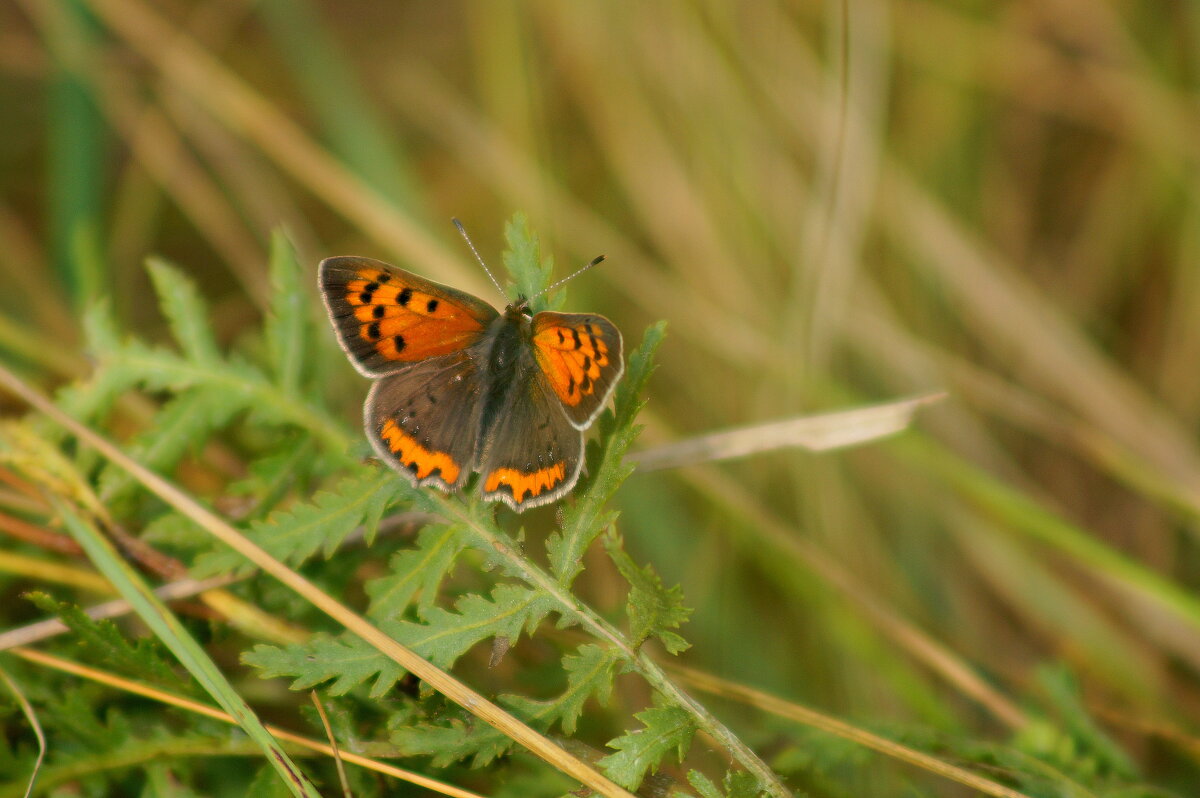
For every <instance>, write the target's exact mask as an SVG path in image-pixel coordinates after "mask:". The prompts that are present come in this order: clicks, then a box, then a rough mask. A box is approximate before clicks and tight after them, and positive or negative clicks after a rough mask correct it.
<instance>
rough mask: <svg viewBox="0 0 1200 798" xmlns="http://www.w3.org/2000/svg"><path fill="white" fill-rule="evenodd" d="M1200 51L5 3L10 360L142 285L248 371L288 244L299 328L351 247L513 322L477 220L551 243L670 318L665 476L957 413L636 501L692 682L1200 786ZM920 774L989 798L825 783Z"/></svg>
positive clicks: (1083, 14) (634, 13) (1031, 10)
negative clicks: (887, 405)
mask: <svg viewBox="0 0 1200 798" xmlns="http://www.w3.org/2000/svg"><path fill="white" fill-rule="evenodd" d="M1198 52H1200V5H1196V4H1192V3H1174V4H1157V3H1151V4H1142V3H1131V2H1096V1H1095V0H1053V2H1031V1H1029V0H1018V1H1017V2H1009V3H999V4H993V3H982V2H972V1H971V0H900V1H897V2H866V1H865V0H846V2H843V3H840V4H831V3H813V2H774V1H773V0H763V2H753V3H731V2H709V1H707V0H689V1H684V0H668V1H667V2H657V3H634V2H615V3H600V2H578V3H575V2H571V3H563V2H549V1H547V2H498V1H493V0H478V1H477V2H453V3H420V2H401V3H371V2H362V1H361V0H355V1H354V2H320V3H319V2H311V1H310V0H302V1H301V2H294V1H291V0H260V1H259V2H247V1H246V0H212V1H210V2H184V1H183V0H166V1H165V2H156V3H148V2H145V0H64V1H63V2H44V0H17V2H10V3H4V4H0V67H2V72H0V108H2V109H3V115H2V118H3V126H2V129H0V286H2V288H3V290H0V309H2V316H0V356H2V357H3V358H4V360H5V362H7V363H10V364H13V365H14V366H16V367H18V368H19V369H20V370H21V371H22V372H23V373H24V374H26V375H28V376H30V377H31V378H33V379H35V380H36V381H37V382H39V383H41V384H42V385H44V386H46V387H53V386H56V385H59V384H62V383H63V382H64V381H67V380H70V379H73V378H77V377H81V376H83V375H85V374H86V373H87V371H88V362H87V359H86V356H85V353H84V352H83V350H82V343H81V341H82V338H81V330H80V320H81V315H82V312H83V309H84V308H85V307H86V306H87V305H88V304H89V303H90V302H92V301H94V300H95V299H97V298H101V297H108V298H110V300H111V301H112V303H113V305H114V307H115V309H116V312H117V315H118V317H119V319H120V320H121V322H122V323H123V325H125V326H126V327H127V328H129V329H132V330H135V331H137V332H139V333H140V334H143V335H145V336H147V337H150V338H156V337H162V335H163V333H162V330H163V328H164V321H163V319H162V317H161V316H160V314H159V312H158V309H157V306H156V303H155V302H154V301H153V300H152V298H151V296H152V293H151V290H150V287H149V281H148V278H147V275H146V273H145V270H144V267H143V261H144V259H145V257H146V256H147V255H149V254H158V255H161V256H163V257H165V258H167V259H169V260H171V261H172V262H174V263H175V264H177V265H178V266H179V267H180V268H182V269H184V270H185V271H186V272H188V273H189V274H190V275H191V276H192V277H193V279H195V280H196V281H197V282H198V283H199V284H200V286H201V288H202V290H203V292H204V293H205V294H206V295H207V297H208V298H209V299H210V301H211V302H212V305H213V308H214V315H213V323H214V324H215V325H216V327H217V330H218V333H219V335H220V336H221V338H222V340H223V341H225V342H235V341H237V340H238V339H239V337H240V336H242V335H244V334H246V333H247V331H249V330H254V329H257V327H258V326H259V324H260V321H261V314H262V311H263V309H264V307H265V304H266V300H267V297H268V296H269V294H270V291H271V287H270V285H269V282H268V278H267V246H268V243H269V239H270V232H271V230H272V228H274V227H276V226H278V225H284V226H286V229H287V230H288V232H289V234H290V236H291V238H292V240H293V241H294V243H295V245H296V247H297V249H298V251H299V253H300V256H301V262H302V263H305V264H308V265H309V267H310V268H311V269H312V271H313V275H314V281H313V282H314V285H313V290H311V291H310V294H309V299H310V301H312V302H313V303H314V307H315V304H316V301H317V300H316V292H315V267H316V263H317V262H318V261H319V260H320V259H321V258H323V257H326V256H330V255H347V254H358V255H367V256H371V257H376V258H380V259H383V260H388V261H391V262H394V263H397V264H398V265H401V266H403V267H404V268H408V269H412V270H414V271H416V272H418V273H421V274H424V275H427V276H429V277H432V278H434V279H436V280H439V281H442V282H447V283H450V284H453V285H455V286H457V287H460V288H463V289H466V290H470V291H473V292H475V293H478V294H479V295H480V296H482V297H484V298H486V299H488V300H490V301H496V302H499V298H498V297H497V296H496V295H495V291H494V290H493V289H492V288H491V287H490V286H489V285H488V284H487V282H486V278H485V277H484V275H483V274H482V273H481V271H480V270H479V269H478V267H477V266H476V265H475V264H474V263H473V261H472V259H471V258H470V253H469V252H468V251H467V250H466V249H465V247H464V246H463V245H462V243H461V241H460V240H458V239H457V234H456V232H455V230H454V228H453V227H452V226H451V224H450V222H449V219H450V217H451V216H457V217H458V218H461V219H462V220H463V221H464V223H465V224H466V226H467V228H468V230H469V231H470V232H471V234H472V236H473V238H474V240H475V242H476V244H477V246H478V247H479V249H480V251H481V252H482V253H483V254H484V256H485V257H486V258H487V259H488V260H489V262H490V263H491V264H492V265H493V266H499V264H500V258H499V251H500V248H501V233H502V225H503V223H504V221H505V220H506V219H508V218H509V217H510V216H511V214H512V213H513V212H514V211H516V210H523V211H525V212H527V213H528V214H529V216H530V220H531V224H532V226H533V228H534V229H535V230H537V231H538V232H539V234H540V235H541V237H542V244H543V248H544V251H546V252H547V253H552V254H553V256H554V257H555V260H556V263H557V270H558V272H559V273H560V274H565V273H566V272H567V270H568V269H572V268H575V267H576V266H578V265H580V264H582V263H584V262H586V261H587V260H589V259H590V258H592V257H593V256H595V255H597V254H606V255H607V256H608V260H607V261H606V262H605V264H604V265H603V266H601V267H600V268H597V269H595V270H593V271H591V272H589V273H588V274H587V275H586V276H584V277H581V278H580V279H578V280H576V281H574V282H573V283H572V284H571V285H570V297H569V300H568V306H567V307H568V309H570V310H579V311H582V310H587V311H596V312H600V313H603V314H605V315H607V316H608V317H609V318H611V319H612V320H613V321H614V322H615V323H616V324H617V325H618V326H619V327H620V328H621V329H622V330H623V331H624V332H625V336H626V340H627V341H635V340H637V339H638V338H639V337H640V331H641V330H642V329H643V328H644V327H645V326H646V325H647V324H648V323H650V322H651V321H654V320H657V319H666V320H668V322H669V325H670V326H669V331H670V337H669V338H668V341H667V343H666V345H665V346H664V347H663V349H662V350H661V352H660V356H659V361H660V369H659V371H658V373H657V374H656V376H655V378H654V380H653V382H652V383H651V389H650V394H649V399H650V403H649V406H648V409H647V411H646V412H645V414H644V417H643V418H644V420H645V422H646V423H647V425H648V429H647V432H646V433H645V435H644V438H643V443H644V444H645V445H647V446H649V445H653V444H661V443H666V442H670V441H674V440H678V439H682V438H686V437H688V436H690V435H694V434H699V433H702V432H706V431H710V430H713V429H719V428H724V427H730V426H737V425H742V424H749V423H755V422H761V421H765V420H770V419H777V418H785V417H790V416H795V415H801V414H806V413H814V412H822V411H828V410H832V409H837V408H841V407H846V406H851V405H855V404H861V403H866V402H875V401H883V400H887V399H891V398H894V397H898V396H906V395H911V394H915V393H922V392H927V391H931V390H945V391H947V392H948V393H949V397H948V398H947V399H946V400H945V401H943V402H942V403H940V404H938V405H935V406H933V407H931V408H928V409H926V410H924V411H923V412H922V414H921V415H920V416H919V417H918V421H917V424H916V426H915V428H914V429H913V430H911V431H909V432H907V433H904V434H903V435H901V436H899V437H897V438H895V439H892V440H889V441H886V442H880V443H876V444H871V445H868V446H865V447H860V448H858V449H855V450H851V451H846V452H842V453H835V454H824V455H814V454H809V453H804V452H798V451H786V452H772V453H767V454H763V455H761V456H757V457H751V458H746V459H743V460H740V461H736V462H733V463H727V464H722V465H719V466H711V465H710V466H695V467H690V468H684V469H678V470H673V471H664V472H656V473H653V474H646V475H642V476H635V477H634V478H633V479H632V480H631V481H630V482H629V483H628V484H627V486H626V487H625V488H624V490H623V492H622V494H621V496H620V508H621V510H622V516H621V519H622V521H621V523H622V530H623V532H624V534H625V536H626V538H627V540H628V546H629V548H630V550H631V551H633V552H634V554H635V556H636V557H637V558H638V559H639V560H646V561H650V562H652V563H654V565H655V567H656V568H657V569H658V570H659V571H660V572H661V573H663V575H664V577H665V578H666V579H667V580H668V582H676V581H677V582H679V583H681V584H682V585H683V588H684V592H685V595H686V596H687V598H688V600H689V602H690V603H691V604H692V605H693V606H695V607H696V608H697V611H696V613H695V615H694V616H693V620H692V622H691V623H690V624H689V626H688V627H687V628H686V630H685V633H686V635H687V636H688V638H689V639H690V640H691V641H692V642H693V643H694V644H695V645H694V648H693V649H692V650H691V651H690V652H689V654H688V655H687V662H688V663H689V664H691V665H693V666H695V667H699V668H702V669H705V670H708V671H710V672H712V673H715V674H718V675H721V676H724V677H727V678H730V679H734V680H738V681H742V682H746V683H749V684H753V685H755V686H758V687H761V688H763V689H766V690H769V691H771V692H774V693H777V694H779V695H782V696H786V697H788V698H791V699H794V700H798V701H801V702H804V703H806V704H809V705H811V706H813V707H815V708H818V709H821V710H823V711H826V712H829V713H831V714H834V715H837V716H839V717H842V718H845V719H847V720H850V721H851V722H854V723H857V724H861V725H864V726H867V727H870V728H876V729H885V730H888V731H889V732H890V733H892V734H895V735H899V736H902V737H903V736H905V735H910V736H911V737H912V738H913V739H914V740H916V741H918V742H920V743H922V744H924V745H927V746H932V747H937V746H945V747H946V748H947V749H948V750H950V751H952V752H955V755H962V756H967V757H970V756H971V755H969V754H965V753H963V752H962V750H961V749H962V748H964V747H965V746H966V742H965V741H968V740H982V741H989V742H991V743H997V744H1004V743H1007V742H1009V741H1012V740H1019V741H1022V742H1021V744H1022V745H1023V746H1025V747H1026V750H1030V749H1038V746H1042V748H1041V749H1040V750H1041V751H1042V753H1044V754H1045V756H1046V758H1047V760H1048V761H1051V762H1056V763H1058V766H1061V767H1062V769H1063V770H1064V772H1068V773H1073V772H1075V771H1074V770H1073V769H1077V768H1084V769H1086V768H1087V767H1092V768H1093V769H1094V771H1095V772H1098V773H1101V774H1105V773H1127V774H1128V773H1132V774H1134V776H1130V778H1134V779H1135V780H1137V779H1144V780H1145V781H1146V782H1147V783H1149V784H1154V785H1157V786H1158V787H1161V788H1163V789H1174V790H1178V791H1180V793H1179V794H1185V795H1186V794H1194V792H1192V791H1191V790H1190V789H1189V788H1190V787H1194V785H1195V784H1196V783H1197V780H1198V779H1200V736H1198V735H1200V729H1198V726H1200V723H1198V721H1197V718H1198V717H1200V681H1198V678H1197V677H1198V675H1200V601H1197V596H1196V589H1197V586H1198V584H1200V571H1198V569H1197V565H1198V563H1200V546H1198V545H1197V543H1198V540H1200V539H1198V537H1197V531H1198V527H1197V513H1198V511H1200V452H1198V451H1197V447H1196V445H1195V440H1196V430H1197V426H1198V422H1200V266H1198V262H1200V192H1198V191H1197V183H1198V180H1200V124H1198V123H1200V119H1198V114H1197V109H1198V107H1200V106H1198V104H1197V99H1198V98H1197V93H1196V87H1197V85H1198V82H1200V59H1198V58H1197V53H1198ZM323 345H325V348H324V349H322V350H321V352H322V354H321V357H327V356H328V357H336V353H333V352H332V335H330V336H329V340H328V341H326V342H324V344H323ZM314 356H315V355H314ZM338 368H339V369H340V370H339V371H338V372H337V374H338V375H339V379H338V381H337V382H336V383H335V384H334V385H331V387H330V392H331V394H332V395H334V396H336V398H337V401H338V402H339V403H340V405H341V406H343V407H344V408H345V418H346V419H347V420H348V422H350V423H354V419H356V417H357V414H358V412H359V411H358V405H357V403H358V402H359V401H360V400H361V397H362V396H363V394H364V393H365V390H366V384H365V383H364V382H363V381H362V380H360V379H359V378H358V377H357V376H356V375H354V374H353V372H352V371H351V370H350V368H349V367H348V366H345V367H344V368H342V367H341V366H339V367H338ZM0 402H6V403H10V404H7V405H6V406H5V408H6V409H7V410H12V411H15V410H16V409H17V407H18V406H17V405H16V404H15V402H11V400H8V399H0ZM588 589H591V590H593V591H596V592H597V595H594V596H593V597H592V598H594V599H595V600H598V601H602V600H603V598H604V597H603V595H599V594H602V593H603V584H592V585H591V587H590V588H589V587H588V586H587V585H585V587H584V590H585V594H586V591H587V590H588ZM720 709H721V711H723V712H728V713H730V714H731V715H733V716H738V715H739V713H742V716H743V717H744V718H745V719H746V720H744V721H743V724H744V726H747V727H753V726H754V725H755V724H761V725H762V728H760V729H759V731H760V732H761V733H762V737H761V738H756V739H762V740H766V742H763V743H762V745H764V746H766V747H767V748H768V749H769V748H770V746H771V744H772V743H771V742H770V740H771V728H774V727H775V726H780V727H782V725H783V724H782V723H781V722H777V721H764V720H763V719H762V718H761V716H757V715H754V714H753V713H749V712H748V711H745V710H742V709H739V708H737V707H734V706H730V707H725V708H720ZM1039 717H1049V718H1053V719H1055V722H1056V723H1058V724H1060V725H1059V726H1058V728H1059V729H1067V730H1069V731H1070V732H1071V733H1072V734H1076V735H1078V739H1076V741H1075V742H1074V743H1073V745H1074V746H1075V747H1074V748H1072V749H1071V750H1070V751H1065V750H1062V749H1063V747H1064V745H1065V744H1064V743H1063V742H1062V741H1061V740H1059V739H1057V738H1056V739H1052V740H1048V741H1041V740H1039V739H1037V738H1036V734H1033V733H1031V732H1030V729H1036V728H1037V724H1036V723H1035V722H1034V721H1035V720H1036V719H1037V718H1039ZM1031 724H1032V725H1031ZM1031 735H1032V736H1031ZM1080 740H1082V741H1083V742H1080ZM814 745H816V743H814ZM1089 746H1090V747H1089ZM1067 747H1069V746H1067ZM797 756H799V754H797ZM1081 762H1084V763H1085V764H1080V763H1081ZM997 768H998V769H1000V770H1002V769H1003V764H998V765H997ZM1125 768H1129V770H1123V769H1125ZM901 774H903V777H902V775H901ZM823 778H826V777H823ZM909 778H911V779H915V782H914V783H915V784H918V785H920V787H919V789H920V790H928V791H930V792H931V793H932V794H946V795H956V794H962V791H961V790H962V788H957V787H953V786H948V783H947V782H944V781H939V780H937V779H934V778H932V777H928V776H922V775H920V774H914V772H913V771H912V770H911V769H910V768H907V766H902V765H895V764H892V763H889V762H888V761H887V760H885V759H881V758H878V757H872V758H869V759H855V758H853V757H848V756H847V758H846V760H845V762H844V763H843V764H842V765H841V766H840V767H833V768H831V771H830V773H829V774H827V779H828V782H827V783H828V784H831V785H834V786H824V787H822V786H820V785H821V784H826V782H820V784H817V785H816V786H814V784H808V786H809V788H810V789H813V790H814V791H817V794H822V793H821V792H820V790H822V789H824V790H828V794H831V795H836V794H858V795H867V794H870V795H884V794H902V793H901V792H895V793H892V792H889V790H892V789H901V788H898V787H896V785H898V784H902V783H905V780H906V779H909ZM838 790H846V791H847V792H845V793H842V792H838ZM903 794H911V793H903Z"/></svg>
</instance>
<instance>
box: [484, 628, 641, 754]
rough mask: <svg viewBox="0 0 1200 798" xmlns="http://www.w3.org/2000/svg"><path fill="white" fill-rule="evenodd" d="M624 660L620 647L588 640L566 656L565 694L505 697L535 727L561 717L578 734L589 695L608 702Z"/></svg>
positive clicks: (566, 729)
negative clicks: (549, 697)
mask: <svg viewBox="0 0 1200 798" xmlns="http://www.w3.org/2000/svg"><path fill="white" fill-rule="evenodd" d="M624 661H625V657H624V655H623V654H622V653H621V652H620V651H618V650H617V649H614V648H605V647H602V646H598V645H595V644H592V643H587V644H585V645H582V646H580V647H579V649H578V650H577V651H576V652H575V653H574V654H568V655H567V656H565V657H563V668H565V669H566V671H567V689H566V690H565V691H563V693H562V694H561V695H559V696H556V697H555V698H554V699H552V700H550V701H535V700H533V699H531V698H525V697H524V696H511V695H510V696H504V697H503V699H502V700H503V701H504V703H505V704H506V705H507V706H509V707H511V708H513V710H514V711H516V713H517V714H518V715H520V717H521V718H522V719H524V720H525V721H526V722H528V723H529V724H530V725H532V726H534V727H535V728H538V729H548V728H549V727H550V724H551V723H553V722H554V721H555V720H557V721H559V723H561V724H562V730H563V732H564V733H565V734H574V733H575V727H576V724H577V723H578V722H579V716H580V715H582V714H583V706H584V704H585V703H586V702H587V700H588V699H589V698H595V699H596V700H597V701H598V702H600V703H601V704H607V703H608V700H609V698H610V697H611V696H612V689H613V680H614V679H615V678H616V671H617V667H618V666H619V665H621V664H622V663H623V662H624Z"/></svg>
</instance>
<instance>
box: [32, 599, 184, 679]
mask: <svg viewBox="0 0 1200 798" xmlns="http://www.w3.org/2000/svg"><path fill="white" fill-rule="evenodd" d="M25 598H28V599H29V600H30V601H32V602H33V603H34V604H35V605H37V607H38V608H39V609H41V610H43V611H45V612H49V613H52V614H54V615H57V616H58V618H59V619H60V620H61V621H62V622H63V623H64V624H66V626H67V628H68V629H70V630H71V631H72V632H73V633H74V636H75V638H76V640H78V642H79V643H80V644H81V645H82V646H83V648H84V650H85V651H87V652H88V653H89V655H90V656H91V657H92V660H91V661H93V662H96V663H98V664H102V665H106V666H110V667H111V668H112V669H113V670H115V671H117V672H118V673H120V674H121V675H123V676H128V677H130V678H133V679H141V680H143V681H146V682H150V683H152V684H157V685H160V686H165V687H170V688H171V689H172V690H173V691H176V692H179V691H181V690H187V691H188V692H189V693H192V692H194V691H191V690H190V688H191V687H192V686H193V683H192V682H190V681H187V680H183V679H181V678H180V675H179V673H178V672H177V671H176V670H175V669H174V668H173V667H171V664H170V663H169V662H168V661H167V660H166V659H165V658H164V656H163V653H164V652H163V650H162V648H161V646H159V645H157V642H156V641H155V639H154V638H142V639H140V640H138V641H137V642H136V643H130V642H129V641H128V640H126V639H125V636H124V635H122V634H121V630H120V629H118V628H117V626H116V624H114V623H113V622H112V621H107V620H100V621H97V620H93V619H92V618H89V617H88V616H87V614H86V613H85V612H84V611H83V610H81V609H80V608H79V607H77V606H75V605H73V604H65V603H62V602H59V601H56V600H55V599H54V598H52V597H51V596H49V595H47V594H45V593H42V592H32V593H26V594H25Z"/></svg>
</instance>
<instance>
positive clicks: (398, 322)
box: [319, 226, 624, 512]
mask: <svg viewBox="0 0 1200 798" xmlns="http://www.w3.org/2000/svg"><path fill="white" fill-rule="evenodd" d="M460 230H461V226H460ZM464 235H465V233H464ZM468 243H470V240H469V239H468ZM472 250H474V247H473V246H472ZM476 254H477V255H478V253H476ZM598 261H599V259H597V260H596V261H593V263H596V262H598ZM480 263H482V259H481V260H480ZM589 265H591V264H589ZM484 268H485V269H486V268H487V267H486V265H485V266H484ZM585 268H586V267H585ZM488 274H489V276H490V275H491V272H490V271H489V272H488ZM493 282H495V278H493ZM319 284H320V289H321V296H322V298H323V299H324V302H325V308H326V309H327V310H328V311H329V319H330V321H331V322H332V323H333V328H334V330H335V331H336V332H337V337H338V342H339V343H340V344H341V346H342V349H343V350H345V352H346V355H347V356H348V357H349V358H350V362H351V363H353V364H354V367H355V368H356V369H358V371H359V372H360V373H361V374H362V375H363V376H365V377H370V378H372V379H374V380H376V382H375V384H374V385H373V386H372V387H371V390H370V393H369V394H368V395H367V400H366V402H365V404H364V406H363V424H364V428H365V430H366V434H367V438H368V439H370V441H371V445H372V446H373V447H374V449H375V451H376V453H378V455H379V457H380V458H381V459H383V461H384V462H386V463H388V464H389V465H391V466H392V467H393V468H395V469H396V470H397V471H399V472H400V473H401V474H403V475H405V476H406V477H407V478H408V479H409V480H410V481H411V482H412V483H413V484H414V485H418V486H433V487H435V488H439V489H441V490H443V491H457V490H460V489H461V488H462V487H463V486H464V485H466V483H467V479H468V478H469V477H470V475H471V474H472V473H473V472H479V474H480V479H479V482H478V490H479V492H480V494H481V496H482V497H483V499H485V500H487V501H502V502H504V503H505V504H507V505H508V506H509V507H511V508H512V509H513V510H516V511H517V512H521V511H523V510H526V509H528V508H530V507H537V506H539V505H543V504H548V503H550V502H553V501H555V500H557V499H559V498H562V497H563V496H564V495H566V494H567V493H568V492H569V491H570V490H571V489H572V488H573V487H574V486H575V483H576V482H577V481H578V480H579V473H580V471H581V469H582V468H583V435H584V430H586V429H587V428H588V427H589V426H591V424H592V422H593V421H595V420H596V416H598V415H599V414H600V411H601V410H602V409H603V408H604V405H605V403H606V402H607V400H608V397H609V395H610V394H612V392H613V389H614V388H615V387H616V384H617V381H618V380H619V379H620V378H621V375H622V373H623V372H624V360H623V358H622V343H621V333H620V332H618V331H617V328H616V327H615V326H613V324H612V322H610V321H609V320H608V319H606V318H604V317H603V316H598V315H595V314H592V313H554V312H549V311H543V312H540V313H533V312H532V310H531V309H530V307H529V301H528V300H526V299H523V298H518V300H517V301H516V302H512V303H510V304H509V305H508V306H507V307H506V308H505V309H504V312H503V313H501V312H499V311H497V310H496V309H495V308H493V307H492V306H491V305H489V304H488V303H487V302H484V301H483V300H481V299H478V298H477V297H474V296H472V295H471V294H468V293H465V292H463V291H458V290H456V289H454V288H450V287H449V286H445V285H441V284H439V283H435V282H433V281H432V280H427V279H425V278H424V277H420V276H418V275H416V274H413V273H412V272H408V271H405V270H403V269H399V268H397V267H395V266H391V265H389V264H387V263H383V262H381V261H377V260H372V259H371V258H360V257H334V258H326V259H325V260H323V261H321V265H320V268H319ZM497 287H499V286H498V284H497Z"/></svg>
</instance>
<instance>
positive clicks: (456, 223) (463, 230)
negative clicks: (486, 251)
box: [451, 219, 508, 300]
mask: <svg viewBox="0 0 1200 798" xmlns="http://www.w3.org/2000/svg"><path fill="white" fill-rule="evenodd" d="M451 221H452V222H454V226H455V227H457V228H458V232H460V233H462V237H463V240H464V241H466V242H467V246H468V247H470V248H471V252H472V253H474V255H475V260H477V261H479V265H480V266H482V267H483V270H484V271H485V272H487V276H488V277H489V278H490V279H491V281H492V285H494V286H496V290H497V291H499V292H500V294H501V296H503V297H504V298H505V299H506V300H507V299H508V294H506V293H504V288H503V287H501V285H500V281H499V280H497V279H496V275H494V274H492V270H491V269H489V268H488V265H487V264H486V263H484V262H483V257H482V256H481V255H480V254H479V250H477V249H475V245H474V244H472V243H471V237H470V236H469V235H467V228H465V227H463V223H462V222H460V221H459V220H458V219H451Z"/></svg>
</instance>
